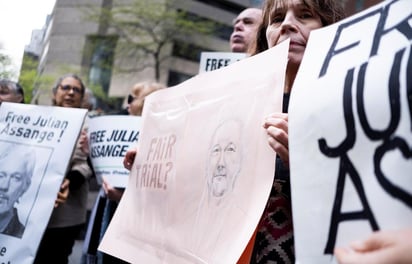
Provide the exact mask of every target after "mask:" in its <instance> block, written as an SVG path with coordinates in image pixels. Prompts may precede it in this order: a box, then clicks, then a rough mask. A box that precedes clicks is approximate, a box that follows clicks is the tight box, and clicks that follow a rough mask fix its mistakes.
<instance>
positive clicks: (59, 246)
mask: <svg viewBox="0 0 412 264" xmlns="http://www.w3.org/2000/svg"><path fill="white" fill-rule="evenodd" d="M82 228H83V225H77V226H70V227H61V228H47V229H46V231H45V232H44V235H43V238H42V240H41V242H40V245H39V249H38V250H37V254H36V258H35V260H34V262H33V263H34V264H48V263H54V264H67V263H68V262H69V256H70V254H71V253H72V248H73V245H74V242H75V240H76V238H78V236H79V234H80V232H81V231H82ZM79 261H80V260H79Z"/></svg>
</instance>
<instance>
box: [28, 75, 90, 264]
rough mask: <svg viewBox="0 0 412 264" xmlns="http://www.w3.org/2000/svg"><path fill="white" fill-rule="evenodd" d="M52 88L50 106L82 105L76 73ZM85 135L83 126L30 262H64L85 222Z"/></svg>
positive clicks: (86, 164)
mask: <svg viewBox="0 0 412 264" xmlns="http://www.w3.org/2000/svg"><path fill="white" fill-rule="evenodd" d="M52 92H53V97H52V102H53V105H54V106H59V107H71V108H81V107H82V102H83V97H84V93H85V86H84V84H83V82H82V80H81V79H80V77H78V76H77V75H75V74H66V75H64V76H62V77H60V78H59V79H58V80H57V82H56V84H55V85H54V86H53V88H52ZM86 135H87V133H86V131H85V128H83V131H82V132H81V135H80V137H79V139H78V140H77V143H76V147H75V150H74V153H73V155H72V157H71V160H70V163H69V168H68V171H67V173H66V175H65V179H64V181H63V184H62V186H61V189H60V192H59V194H58V198H57V200H56V203H55V208H54V210H53V212H52V215H51V217H50V220H49V223H48V226H47V228H46V230H45V232H44V235H43V238H42V240H41V242H40V245H39V249H38V251H37V255H36V258H35V260H34V263H68V258H69V255H70V254H71V252H72V248H73V245H74V242H75V240H76V238H77V237H78V236H79V235H80V232H81V231H82V229H83V226H84V224H85V223H86V213H87V196H88V192H89V178H90V176H91V175H92V170H91V168H90V166H89V164H88V163H87V154H86V153H85V152H84V151H83V150H82V146H83V144H84V142H87V139H86ZM62 151H64V150H62ZM66 151H70V152H71V151H72V150H71V149H67V150H66Z"/></svg>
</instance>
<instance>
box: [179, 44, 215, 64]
mask: <svg viewBox="0 0 412 264" xmlns="http://www.w3.org/2000/svg"><path fill="white" fill-rule="evenodd" d="M203 51H212V50H210V49H206V48H203V47H199V46H196V45H194V44H191V43H187V42H182V41H174V43H173V49H172V56H174V57H178V58H182V59H186V60H190V61H194V62H199V61H200V53H201V52H203Z"/></svg>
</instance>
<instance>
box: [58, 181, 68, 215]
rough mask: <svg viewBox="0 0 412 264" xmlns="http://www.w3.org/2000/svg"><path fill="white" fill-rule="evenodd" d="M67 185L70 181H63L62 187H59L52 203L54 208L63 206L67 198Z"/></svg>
mask: <svg viewBox="0 0 412 264" xmlns="http://www.w3.org/2000/svg"><path fill="white" fill-rule="evenodd" d="M69 185H70V180H68V179H64V180H63V183H62V185H61V186H60V191H59V192H58V193H57V199H56V201H55V202H54V208H56V207H58V206H59V205H60V204H64V203H65V202H66V201H67V198H68V197H69Z"/></svg>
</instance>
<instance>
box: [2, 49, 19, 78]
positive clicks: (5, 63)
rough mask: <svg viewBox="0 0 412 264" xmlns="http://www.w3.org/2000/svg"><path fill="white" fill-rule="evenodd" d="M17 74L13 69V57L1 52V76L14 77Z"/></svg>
mask: <svg viewBox="0 0 412 264" xmlns="http://www.w3.org/2000/svg"><path fill="white" fill-rule="evenodd" d="M15 76H16V74H15V72H14V71H13V69H12V62H11V58H10V57H9V56H8V55H6V54H3V53H0V78H1V79H13V78H14V77H15Z"/></svg>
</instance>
